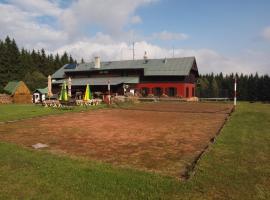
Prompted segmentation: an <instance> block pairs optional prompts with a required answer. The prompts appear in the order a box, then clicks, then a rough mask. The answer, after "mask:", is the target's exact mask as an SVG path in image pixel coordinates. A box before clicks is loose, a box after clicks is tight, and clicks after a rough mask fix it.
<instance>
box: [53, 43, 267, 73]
mask: <svg viewBox="0 0 270 200" xmlns="http://www.w3.org/2000/svg"><path fill="white" fill-rule="evenodd" d="M64 51H68V52H69V53H70V54H72V55H74V56H75V57H76V58H77V59H78V60H80V58H81V57H83V58H85V60H86V61H92V60H93V58H94V56H97V55H98V56H101V60H103V61H108V60H131V59H132V47H131V46H130V45H128V44H127V43H125V42H119V43H116V42H114V43H99V42H96V41H95V39H93V38H92V39H90V40H89V39H88V40H84V41H79V42H74V43H72V44H69V45H65V46H63V47H61V48H59V49H57V50H56V51H55V52H61V53H63V52H64ZM145 51H147V54H148V57H149V58H150V59H151V58H165V57H167V58H170V57H172V55H173V50H172V49H166V48H162V47H160V46H157V45H153V44H150V43H148V42H146V41H141V42H137V43H136V44H135V59H142V58H143V55H144V52H145ZM174 55H175V57H188V56H195V57H196V60H197V64H198V68H199V72H200V73H202V74H204V73H212V72H213V73H220V72H222V73H224V74H229V73H235V72H238V73H246V74H248V73H255V72H258V73H259V74H265V73H270V68H269V66H270V62H269V60H267V59H264V60H263V61H262V62H261V63H258V62H256V60H257V59H261V58H263V57H264V56H265V54H263V53H262V54H257V55H255V54H254V53H251V52H246V53H245V54H244V56H239V57H230V58H229V57H225V56H222V55H221V54H219V53H218V52H216V51H214V50H211V49H196V50H195V49H175V50H174ZM256 58H257V59H256Z"/></svg>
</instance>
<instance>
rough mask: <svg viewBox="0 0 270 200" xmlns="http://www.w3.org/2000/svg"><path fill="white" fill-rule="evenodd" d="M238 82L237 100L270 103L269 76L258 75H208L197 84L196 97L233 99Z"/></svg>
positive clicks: (202, 76)
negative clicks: (235, 83) (235, 84)
mask: <svg viewBox="0 0 270 200" xmlns="http://www.w3.org/2000/svg"><path fill="white" fill-rule="evenodd" d="M235 77H236V80H237V81H236V82H237V98H238V99H239V100H246V101H270V77H269V75H267V74H266V75H261V76H259V75H258V74H257V73H256V74H250V75H244V74H237V73H236V74H230V75H223V74H222V73H220V74H216V75H214V74H206V75H201V76H200V77H199V79H198V82H197V90H196V92H197V93H196V96H198V97H205V98H233V97H234V81H235Z"/></svg>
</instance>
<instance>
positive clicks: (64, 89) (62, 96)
mask: <svg viewBox="0 0 270 200" xmlns="http://www.w3.org/2000/svg"><path fill="white" fill-rule="evenodd" d="M59 100H60V101H67V100H68V94H67V86H66V82H65V81H64V83H63V85H62V89H61V92H60V96H59Z"/></svg>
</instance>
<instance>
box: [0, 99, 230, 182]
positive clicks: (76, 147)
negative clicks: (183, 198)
mask: <svg viewBox="0 0 270 200" xmlns="http://www.w3.org/2000/svg"><path fill="white" fill-rule="evenodd" d="M231 109H232V106H231V105H229V104H222V103H220V104H218V103H183V102H182V103H144V104H139V105H136V106H133V107H128V108H125V109H102V110H95V111H89V112H81V113H66V114H63V115H54V116H46V117H40V118H35V119H27V120H22V121H18V122H13V123H5V124H0V141H7V142H12V143H17V144H20V145H24V146H27V147H31V146H32V145H33V144H36V143H45V144H48V145H49V148H48V149H47V150H49V151H52V152H56V153H67V154H69V155H75V156H82V157H86V158H90V159H95V160H101V161H105V162H108V163H112V164H115V165H120V166H129V167H134V168H137V169H143V170H149V171H156V172H159V173H161V174H164V175H169V176H176V177H181V176H182V175H183V174H185V172H186V170H187V168H188V166H190V165H191V164H192V162H193V161H194V159H195V158H196V157H197V156H198V155H199V154H200V153H201V152H202V151H203V150H204V148H205V147H206V146H207V145H208V144H209V142H210V140H211V138H213V137H214V136H215V135H216V134H217V132H218V130H219V129H220V127H221V126H222V124H223V123H224V121H225V119H226V118H227V116H228V114H229V113H230V111H231Z"/></svg>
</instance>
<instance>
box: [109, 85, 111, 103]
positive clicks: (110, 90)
mask: <svg viewBox="0 0 270 200" xmlns="http://www.w3.org/2000/svg"><path fill="white" fill-rule="evenodd" d="M108 93H109V96H108V98H109V104H111V85H110V80H109V81H108Z"/></svg>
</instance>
